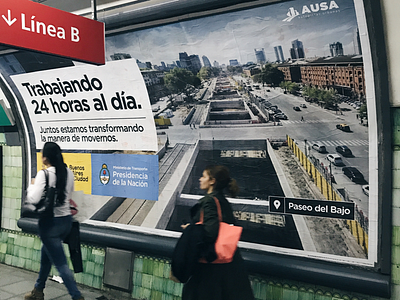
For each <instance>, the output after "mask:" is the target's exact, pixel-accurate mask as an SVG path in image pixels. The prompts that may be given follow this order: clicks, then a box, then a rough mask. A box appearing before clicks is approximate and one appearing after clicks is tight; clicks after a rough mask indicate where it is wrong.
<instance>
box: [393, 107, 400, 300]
mask: <svg viewBox="0 0 400 300" xmlns="http://www.w3.org/2000/svg"><path fill="white" fill-rule="evenodd" d="M392 118H393V131H392V133H393V135H392V136H393V139H392V144H393V165H392V176H393V186H392V201H393V202H392V207H393V208H392V214H393V216H392V220H393V221H392V224H393V227H392V282H393V288H392V293H393V296H392V299H400V108H393V109H392Z"/></svg>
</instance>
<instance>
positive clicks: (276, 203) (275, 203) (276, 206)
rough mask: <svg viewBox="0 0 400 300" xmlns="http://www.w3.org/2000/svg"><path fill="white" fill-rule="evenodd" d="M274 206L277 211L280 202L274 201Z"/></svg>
mask: <svg viewBox="0 0 400 300" xmlns="http://www.w3.org/2000/svg"><path fill="white" fill-rule="evenodd" d="M274 206H275V208H276V209H279V206H281V201H279V200H275V201H274Z"/></svg>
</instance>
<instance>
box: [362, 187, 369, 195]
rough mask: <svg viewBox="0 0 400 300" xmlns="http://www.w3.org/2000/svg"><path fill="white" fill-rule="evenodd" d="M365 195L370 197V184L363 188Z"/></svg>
mask: <svg viewBox="0 0 400 300" xmlns="http://www.w3.org/2000/svg"><path fill="white" fill-rule="evenodd" d="M361 189H362V191H363V193H364V194H365V195H367V196H368V197H369V184H365V185H363V186H362V187H361Z"/></svg>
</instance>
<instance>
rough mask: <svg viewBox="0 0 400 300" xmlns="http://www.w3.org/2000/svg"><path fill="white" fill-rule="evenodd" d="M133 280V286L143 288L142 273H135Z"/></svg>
mask: <svg viewBox="0 0 400 300" xmlns="http://www.w3.org/2000/svg"><path fill="white" fill-rule="evenodd" d="M132 280H133V286H142V273H140V272H133V275H132Z"/></svg>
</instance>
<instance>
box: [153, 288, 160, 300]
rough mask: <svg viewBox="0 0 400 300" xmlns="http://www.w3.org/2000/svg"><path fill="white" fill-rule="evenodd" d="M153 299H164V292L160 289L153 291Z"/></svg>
mask: <svg viewBox="0 0 400 300" xmlns="http://www.w3.org/2000/svg"><path fill="white" fill-rule="evenodd" d="M150 299H151V300H161V299H162V293H161V292H159V291H154V290H153V291H151V295H150Z"/></svg>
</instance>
